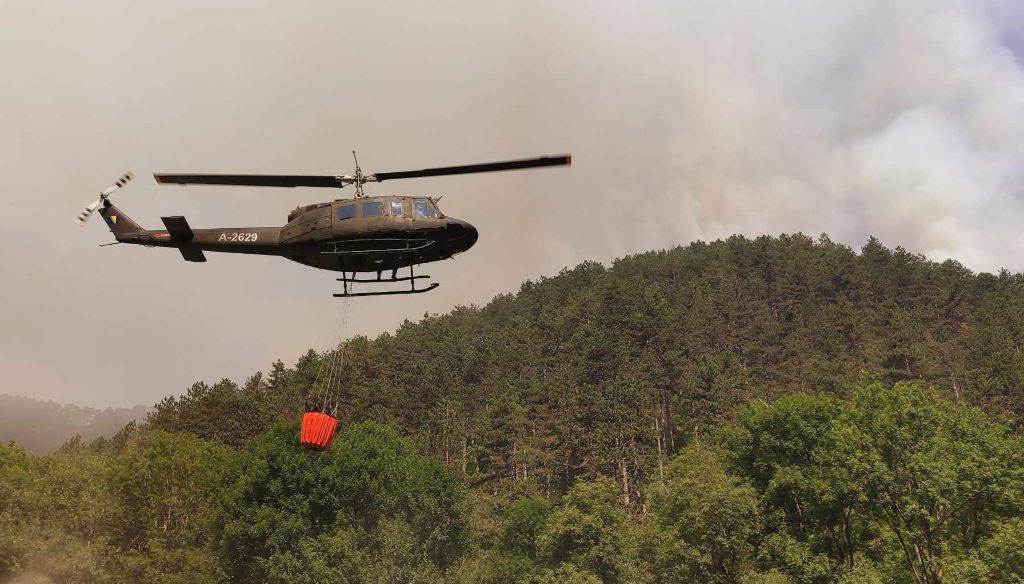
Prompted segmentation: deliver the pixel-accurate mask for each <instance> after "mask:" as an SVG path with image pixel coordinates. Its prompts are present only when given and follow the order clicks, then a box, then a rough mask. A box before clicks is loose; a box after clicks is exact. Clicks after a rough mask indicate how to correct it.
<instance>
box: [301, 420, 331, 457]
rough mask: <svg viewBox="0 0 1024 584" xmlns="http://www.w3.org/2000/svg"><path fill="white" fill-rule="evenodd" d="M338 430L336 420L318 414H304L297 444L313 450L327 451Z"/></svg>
mask: <svg viewBox="0 0 1024 584" xmlns="http://www.w3.org/2000/svg"><path fill="white" fill-rule="evenodd" d="M337 430H338V420H336V419H335V418H333V417H331V416H328V415H327V414H323V413H320V412H306V413H305V414H303V415H302V430H300V432H299V443H300V444H302V445H303V446H305V447H306V448H311V449H313V450H327V449H328V448H329V447H330V446H331V440H333V439H334V433H335V432H336V431H337Z"/></svg>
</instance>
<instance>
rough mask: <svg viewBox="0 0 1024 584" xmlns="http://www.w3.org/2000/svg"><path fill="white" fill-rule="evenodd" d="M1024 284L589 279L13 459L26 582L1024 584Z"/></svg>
mask: <svg viewBox="0 0 1024 584" xmlns="http://www.w3.org/2000/svg"><path fill="white" fill-rule="evenodd" d="M1022 335H1024V278H1022V277H1021V276H1020V275H1011V274H1008V273H1002V274H999V275H996V276H993V275H989V274H978V275H975V274H972V273H971V272H969V271H968V270H966V269H964V268H963V267H962V266H960V265H958V264H956V263H955V262H951V261H948V262H945V263H942V264H936V263H933V262H929V261H926V260H924V259H923V258H921V257H919V256H915V255H912V254H909V253H907V252H904V251H902V250H895V251H891V250H887V249H885V248H884V247H882V246H881V245H880V244H879V243H878V242H877V241H874V240H872V241H870V242H868V244H867V245H866V246H865V247H864V249H863V250H862V252H861V253H860V254H856V253H854V252H852V251H851V250H850V249H848V248H846V247H844V246H841V245H837V244H834V243H832V242H830V241H828V240H827V239H825V238H822V239H821V240H819V241H813V240H811V239H809V238H806V237H803V236H792V237H786V236H784V237H780V238H760V239H757V240H754V241H751V240H746V239H743V238H739V237H736V238H732V239H730V240H728V241H724V242H715V243H712V244H703V243H698V244H693V245H691V246H689V247H687V248H680V249H675V250H671V251H667V252H658V253H649V254H643V255H639V256H634V257H629V258H624V259H622V260H619V261H617V262H615V264H614V265H613V266H612V267H611V268H608V269H606V268H604V267H602V266H600V265H597V264H591V263H587V264H583V265H581V266H578V267H577V268H575V269H573V270H568V271H564V272H563V273H561V274H559V275H558V276H556V277H553V278H550V279H544V280H542V281H540V282H537V283H527V284H524V286H523V288H522V290H520V292H519V293H518V294H516V295H514V296H513V295H510V296H502V297H499V298H496V299H495V300H494V301H493V302H491V303H490V304H488V305H487V306H485V307H483V308H459V309H456V310H454V311H453V312H452V313H450V314H447V315H443V316H426V317H425V318H424V319H423V320H422V321H421V322H419V323H416V324H413V323H406V324H405V325H403V326H402V327H401V328H400V329H399V330H398V331H397V332H396V333H394V334H385V335H382V336H381V337H379V338H377V339H373V340H370V339H366V338H358V337H357V338H354V339H351V340H349V341H348V342H346V343H345V345H344V347H343V353H342V356H343V357H342V360H341V365H340V368H339V370H338V371H337V378H338V379H339V380H340V382H341V383H340V392H341V403H342V404H343V411H342V412H341V417H342V420H343V424H342V428H343V431H342V432H341V433H340V434H339V436H338V438H337V439H336V441H335V444H334V445H333V446H332V448H331V449H330V450H329V451H327V452H324V453H311V452H307V451H303V450H301V449H300V447H299V446H298V445H297V444H296V435H297V427H296V420H297V419H298V415H299V413H300V412H301V411H302V407H303V403H304V400H305V398H306V397H307V395H309V394H310V393H312V392H316V391H317V390H318V389H319V388H317V387H314V385H315V384H314V381H315V380H316V379H317V372H318V369H319V368H320V367H322V365H323V364H324V362H325V359H326V358H327V356H326V355H320V354H317V353H315V352H310V353H309V354H307V355H306V356H305V357H303V358H302V359H300V360H299V362H298V363H296V365H295V366H294V367H291V368H289V367H285V366H284V365H283V364H282V363H280V362H279V363H276V364H274V366H273V367H272V368H271V370H270V371H269V372H268V374H266V375H263V374H262V373H257V374H256V375H254V376H252V377H251V378H250V379H248V380H247V381H246V382H245V383H244V384H242V385H241V386H238V385H236V384H235V383H233V382H231V381H228V380H223V381H220V382H218V383H216V384H212V385H210V384H205V383H196V384H195V385H193V386H192V387H191V388H190V389H189V391H188V392H187V393H186V394H185V395H183V396H180V397H174V398H167V399H166V400H164V401H163V402H161V403H160V404H158V405H157V406H156V407H155V409H154V411H153V413H152V414H151V415H150V417H149V418H148V420H147V422H146V423H145V424H143V425H141V426H139V427H135V426H134V425H129V426H128V427H126V428H125V429H124V430H123V431H121V432H120V433H118V434H117V435H115V436H113V437H112V438H110V439H104V440H100V441H96V442H94V443H92V444H91V445H89V446H86V445H84V444H83V443H82V442H81V441H77V442H71V443H69V444H66V445H65V446H64V447H63V448H61V449H60V450H59V451H58V452H56V453H54V454H52V455H48V456H32V455H28V454H26V453H25V452H24V451H23V450H22V449H21V448H20V447H19V446H17V445H14V444H12V445H10V446H7V447H2V448H0V579H2V577H3V576H2V575H3V574H15V573H20V574H36V575H45V576H46V577H48V578H50V579H52V580H54V581H152V582H227V581H233V582H267V581H271V582H323V581H342V582H345V581H349V582H388V581H410V582H413V581H415V582H433V581H442V580H444V581H451V582H508V581H519V582H537V583H541V582H652V583H653V582H698V581H700V582H722V583H732V582H737V583H738V582H744V583H753V582H764V583H769V582H771V583H775V582H778V583H782V582H813V583H826V582H837V583H840V582H841V583H852V582H914V583H917V582H921V583H933V582H978V583H981V582H1024V544H1022V543H1021V542H1024V520H1022V517H1024V463H1021V460H1024V443H1022V441H1021V440H1020V438H1019V437H1018V436H1017V430H1018V429H1019V427H1020V421H1021V420H1022V419H1024V418H1022V414H1024V405H1022V404H1024V402H1022V401H1021V400H1020V396H1021V391H1022V387H1024V386H1022V383H1021V382H1022V380H1024V360H1022V359H1021V355H1020V349H1019V348H1020V347H1021V341H1022Z"/></svg>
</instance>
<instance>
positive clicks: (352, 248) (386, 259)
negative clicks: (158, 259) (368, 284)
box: [101, 195, 478, 273]
mask: <svg viewBox="0 0 1024 584" xmlns="http://www.w3.org/2000/svg"><path fill="white" fill-rule="evenodd" d="M112 209H113V211H112ZM101 213H103V215H104V217H105V218H106V219H107V221H108V223H110V221H111V219H110V217H111V216H113V217H114V221H115V222H116V221H117V219H116V214H117V213H120V211H119V210H117V209H116V207H113V205H110V206H108V207H106V208H105V209H104V210H103V211H101ZM125 219H127V217H125ZM128 220H129V221H130V219H128ZM164 223H165V225H166V226H167V229H166V230H146V229H140V230H138V231H135V232H128V233H124V232H122V233H117V232H116V231H115V235H116V236H117V240H118V241H119V242H121V243H130V244H139V245H147V246H154V247H174V248H178V249H180V250H181V252H182V255H183V256H184V257H185V259H189V260H191V261H203V259H205V258H204V256H203V252H207V251H209V252H226V253H243V254H259V255H277V256H283V257H285V258H288V259H290V260H293V261H296V262H298V263H301V264H303V265H306V266H311V267H316V268H321V269H325V270H332V271H338V272H377V273H380V272H382V271H385V270H392V271H393V270H397V269H399V268H405V267H408V266H412V265H418V264H425V263H429V262H435V261H439V260H444V259H448V258H450V257H452V256H454V255H456V254H458V253H462V252H464V251H466V250H468V249H469V248H471V247H472V246H473V244H475V243H476V240H477V237H478V233H477V230H476V228H474V227H473V226H472V225H470V224H469V223H467V222H465V221H461V220H459V219H455V218H452V217H447V216H445V215H444V214H443V213H441V211H440V210H439V209H438V208H437V205H436V203H435V201H434V200H433V199H431V198H429V197H410V196H401V195H395V196H373V197H359V198H355V199H339V200H336V201H332V202H327V203H319V204H313V205H306V206H304V207H299V208H297V209H295V210H293V211H292V212H291V213H289V215H288V223H286V224H285V225H284V226H282V227H230V228H228V227H224V228H213V229H191V228H190V227H189V226H188V224H187V222H185V220H184V218H180V217H168V218H165V219H164ZM111 228H112V229H114V225H113V224H112V225H111Z"/></svg>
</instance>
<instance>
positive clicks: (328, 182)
mask: <svg viewBox="0 0 1024 584" xmlns="http://www.w3.org/2000/svg"><path fill="white" fill-rule="evenodd" d="M153 178H155V179H156V182H158V183H160V184H179V185H241V186H250V187H333V188H336V189H340V188H341V187H343V186H345V182H343V180H342V179H343V177H340V176H326V175H300V174H281V175H278V174H154V175H153Z"/></svg>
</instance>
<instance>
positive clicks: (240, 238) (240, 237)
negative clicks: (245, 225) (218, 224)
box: [217, 232, 259, 242]
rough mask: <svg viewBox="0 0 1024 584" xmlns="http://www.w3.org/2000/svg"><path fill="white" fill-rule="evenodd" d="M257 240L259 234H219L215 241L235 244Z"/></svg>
mask: <svg viewBox="0 0 1024 584" xmlns="http://www.w3.org/2000/svg"><path fill="white" fill-rule="evenodd" d="M257 239H259V233H239V232H235V233H221V234H220V237H218V238H217V241H235V242H246V241H256V240H257Z"/></svg>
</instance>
